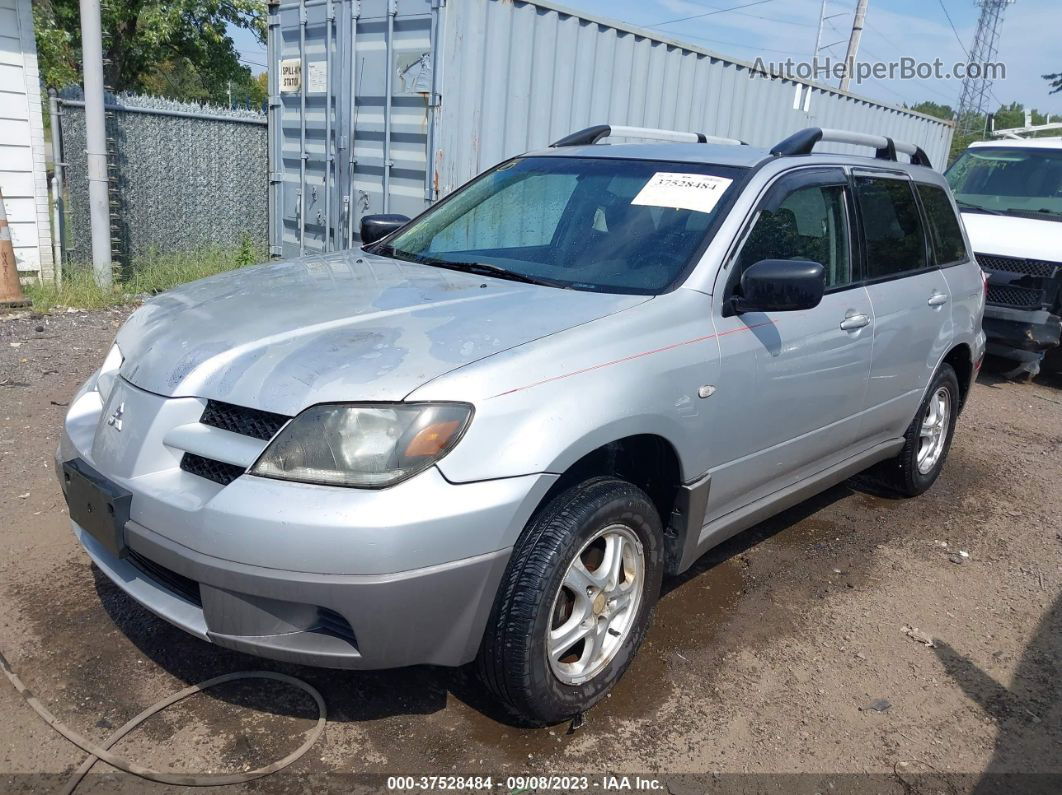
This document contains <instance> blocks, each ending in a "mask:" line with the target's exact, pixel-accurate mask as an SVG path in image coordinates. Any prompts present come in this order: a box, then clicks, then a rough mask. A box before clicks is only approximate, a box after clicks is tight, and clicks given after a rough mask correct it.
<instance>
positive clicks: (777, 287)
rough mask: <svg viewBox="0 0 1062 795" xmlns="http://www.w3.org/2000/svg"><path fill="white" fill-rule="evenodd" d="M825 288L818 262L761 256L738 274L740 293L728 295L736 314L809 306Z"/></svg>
mask: <svg viewBox="0 0 1062 795" xmlns="http://www.w3.org/2000/svg"><path fill="white" fill-rule="evenodd" d="M825 290H826V269H825V268H824V267H822V265H820V264H819V263H818V262H808V261H806V260H791V259H764V260H760V261H759V262H757V263H754V264H753V265H750V266H749V267H748V268H747V269H746V270H745V272H744V273H743V274H741V294H740V295H735V296H734V297H733V298H732V299H731V301H732V303H731V306H732V307H733V309H734V312H735V313H736V314H739V315H740V314H741V313H742V312H791V311H794V310H797V309H811V308H813V307H816V306H818V305H819V302H820V301H822V294H823V293H824V292H825Z"/></svg>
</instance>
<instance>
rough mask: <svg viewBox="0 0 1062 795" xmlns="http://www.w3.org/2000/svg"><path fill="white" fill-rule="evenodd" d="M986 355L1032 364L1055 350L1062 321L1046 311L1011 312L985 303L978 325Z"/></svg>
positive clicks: (1061, 329)
mask: <svg viewBox="0 0 1062 795" xmlns="http://www.w3.org/2000/svg"><path fill="white" fill-rule="evenodd" d="M982 325H983V327H984V330H985V334H986V335H987V336H988V352H989V353H991V354H993V355H995V356H1001V357H1004V358H1007V359H1014V360H1016V361H1035V360H1039V359H1040V358H1042V355H1043V352H1044V351H1047V350H1050V349H1051V348H1054V347H1057V346H1058V344H1059V336H1060V334H1062V319H1060V318H1059V317H1058V315H1052V314H1051V313H1050V312H1047V311H1046V310H1027V309H1012V308H1010V307H1005V306H996V305H994V304H988V305H987V306H985V317H984V321H983V323H982Z"/></svg>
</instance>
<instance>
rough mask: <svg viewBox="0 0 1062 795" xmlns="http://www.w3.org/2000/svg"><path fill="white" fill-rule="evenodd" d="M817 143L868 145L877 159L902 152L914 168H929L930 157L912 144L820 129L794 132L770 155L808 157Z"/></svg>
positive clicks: (893, 158) (779, 143) (893, 157)
mask: <svg viewBox="0 0 1062 795" xmlns="http://www.w3.org/2000/svg"><path fill="white" fill-rule="evenodd" d="M819 141H826V142H828V143H836V144H853V145H855V146H869V147H870V148H871V149H874V150H875V155H874V156H875V157H877V158H878V160H896V153H897V152H903V153H904V154H905V155H908V156H910V158H911V163H913V164H914V165H916V166H925V167H926V168H932V167H933V166H932V164H931V163H930V162H929V156H928V155H927V154H926V153H925V152H923V151H922V149H921V147H918V146H915V145H914V144H908V143H904V142H902V141H894V140H892V139H891V138H886V137H885V136H883V135H867V134H866V133H857V132H849V131H848V130H831V129H824V128H822V127H808V128H806V129H803V130H801V131H800V132H795V133H793V134H792V135H790V136H789V137H788V138H786V139H785V140H784V141H779V142H778V143H777V144H775V145H774V147H773V148H772V149H771V154H772V155H779V156H789V155H809V154H811V150H812V149H814V148H815V144H817V143H818V142H819Z"/></svg>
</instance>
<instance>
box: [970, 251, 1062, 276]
mask: <svg viewBox="0 0 1062 795" xmlns="http://www.w3.org/2000/svg"><path fill="white" fill-rule="evenodd" d="M975 256H976V257H977V264H978V265H980V266H981V267H982V268H983V269H984V270H986V271H1007V272H1008V273H1023V274H1025V275H1027V276H1039V277H1041V278H1045V279H1051V278H1054V275H1055V271H1056V270H1057V269H1058V268H1060V267H1062V263H1059V262H1047V261H1046V260H1038V259H1022V258H1021V257H1000V256H996V255H995V254H976V255H975Z"/></svg>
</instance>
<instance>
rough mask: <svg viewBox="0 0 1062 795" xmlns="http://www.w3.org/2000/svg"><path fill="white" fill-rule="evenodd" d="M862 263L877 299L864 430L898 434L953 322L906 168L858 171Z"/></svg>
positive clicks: (870, 435) (876, 435)
mask: <svg viewBox="0 0 1062 795" xmlns="http://www.w3.org/2000/svg"><path fill="white" fill-rule="evenodd" d="M852 191H853V193H854V195H855V198H856V206H857V212H858V217H859V224H858V227H859V232H860V239H861V244H862V245H861V248H862V255H863V269H864V275H865V279H866V285H867V291H868V293H869V294H870V302H871V305H872V307H873V313H874V317H873V326H874V335H873V336H874V355H873V361H872V363H871V367H870V382H869V384H868V386H867V395H866V412H865V415H864V426H863V431H862V433H861V435H862V436H864V437H866V441H867V446H870V444H873V443H874V442H877V441H880V440H883V439H889V438H896V437H898V436H901V435H902V434H903V433H904V430H905V429H906V428H907V426H908V425H909V424H910V422H911V420H912V419H913V418H914V415H915V411H916V410H917V408H918V405H919V403H920V402H921V399H922V394H923V392H924V391H925V388H926V386H927V384H928V383H929V380H930V378H931V377H932V375H933V372H934V370H935V369H936V367H937V364H938V362H939V361H940V359H941V357H942V356H943V355H944V353H945V352H946V351H947V349H948V344H949V343H950V341H951V339H952V337H953V336H954V328H953V323H952V317H951V305H950V304H951V292H950V290H949V288H948V283H947V280H946V279H945V278H944V276H943V274H942V273H941V271H940V269H939V268H938V267H937V266H936V263H935V262H934V260H933V256H932V252H931V248H930V243H929V239H928V237H927V231H926V228H925V224H924V223H923V220H922V214H921V212H920V209H919V205H918V201H917V199H916V197H915V190H914V185H913V183H912V182H911V180H910V179H909V178H908V177H907V175H906V174H903V173H898V172H885V171H857V172H855V173H853V174H852Z"/></svg>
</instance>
